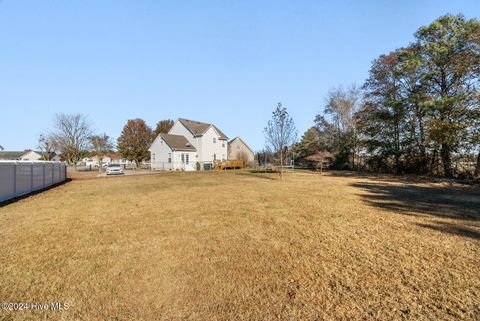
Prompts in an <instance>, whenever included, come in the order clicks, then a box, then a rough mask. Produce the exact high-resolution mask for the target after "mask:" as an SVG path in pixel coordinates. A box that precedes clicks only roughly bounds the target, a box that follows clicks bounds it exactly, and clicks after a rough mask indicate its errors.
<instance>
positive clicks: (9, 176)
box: [0, 161, 67, 202]
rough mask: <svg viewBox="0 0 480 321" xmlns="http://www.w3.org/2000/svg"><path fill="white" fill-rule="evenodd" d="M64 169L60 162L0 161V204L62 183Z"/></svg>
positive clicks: (63, 164)
mask: <svg viewBox="0 0 480 321" xmlns="http://www.w3.org/2000/svg"><path fill="white" fill-rule="evenodd" d="M66 168H67V167H66V164H65V163H62V162H48V161H35V162H27V161H0V202H4V201H6V200H9V199H12V198H15V197H18V196H22V195H26V194H29V193H32V192H35V191H38V190H41V189H44V188H47V187H49V186H52V185H54V184H57V183H60V182H63V181H64V180H65V179H66V174H67V173H66Z"/></svg>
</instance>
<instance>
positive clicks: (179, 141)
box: [158, 133, 197, 152]
mask: <svg viewBox="0 0 480 321" xmlns="http://www.w3.org/2000/svg"><path fill="white" fill-rule="evenodd" d="M158 135H159V136H160V137H162V139H163V140H164V141H165V143H167V145H168V146H169V147H170V148H171V149H172V150H173V151H176V150H179V151H187V152H196V151H197V149H196V148H195V147H193V146H192V144H190V142H189V141H188V140H187V139H186V138H185V136H182V135H171V134H165V133H160V134H158Z"/></svg>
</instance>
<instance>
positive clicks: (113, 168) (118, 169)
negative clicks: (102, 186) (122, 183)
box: [107, 164, 124, 175]
mask: <svg viewBox="0 0 480 321" xmlns="http://www.w3.org/2000/svg"><path fill="white" fill-rule="evenodd" d="M122 174H124V172H123V167H122V165H120V164H108V166H107V175H122Z"/></svg>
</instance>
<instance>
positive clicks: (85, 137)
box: [52, 113, 92, 168]
mask: <svg viewBox="0 0 480 321" xmlns="http://www.w3.org/2000/svg"><path fill="white" fill-rule="evenodd" d="M54 124H55V130H54V132H53V133H52V137H53V139H54V141H55V145H56V148H57V149H58V150H59V151H60V152H61V153H62V154H63V155H64V156H65V158H66V159H67V160H68V161H69V162H70V163H72V164H73V166H74V168H76V164H77V161H78V160H79V158H80V156H81V155H82V153H84V152H85V151H86V150H87V149H88V147H89V142H90V136H91V135H92V126H91V123H90V121H89V120H88V118H87V116H85V115H83V114H63V113H62V114H56V115H55V123H54Z"/></svg>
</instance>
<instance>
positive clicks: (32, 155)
mask: <svg viewBox="0 0 480 321" xmlns="http://www.w3.org/2000/svg"><path fill="white" fill-rule="evenodd" d="M41 158H42V154H40V153H39V152H35V151H33V150H25V151H23V152H17V151H0V159H1V160H20V161H38V160H40V159H41Z"/></svg>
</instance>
